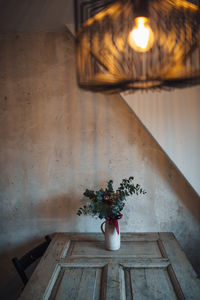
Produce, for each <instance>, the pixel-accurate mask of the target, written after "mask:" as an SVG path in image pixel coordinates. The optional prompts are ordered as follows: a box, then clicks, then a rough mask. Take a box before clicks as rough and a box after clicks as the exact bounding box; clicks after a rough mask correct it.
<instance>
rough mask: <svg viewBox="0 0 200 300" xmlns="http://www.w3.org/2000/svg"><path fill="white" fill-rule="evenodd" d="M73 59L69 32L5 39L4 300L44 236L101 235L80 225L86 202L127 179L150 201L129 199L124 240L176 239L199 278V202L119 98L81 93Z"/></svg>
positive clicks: (1, 87) (0, 117)
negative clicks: (19, 261) (23, 260)
mask: <svg viewBox="0 0 200 300" xmlns="http://www.w3.org/2000/svg"><path fill="white" fill-rule="evenodd" d="M74 53H75V49H74V40H73V37H72V36H71V35H70V34H69V33H66V32H60V33H20V34H2V35H1V40H0V70H1V76H0V144H1V148H0V170H1V176H0V191H1V194H0V197H1V198H0V205H1V207H0V220H1V224H0V226H1V228H0V253H1V269H2V271H1V277H2V278H1V280H0V282H1V286H2V290H3V293H4V294H3V296H2V297H1V299H12V288H13V290H14V287H13V283H14V282H15V281H14V280H13V279H16V278H17V277H16V275H15V274H16V272H15V270H14V268H13V267H12V264H11V262H10V259H11V257H12V256H14V255H22V254H23V253H24V251H26V250H27V249H29V247H31V246H32V245H33V244H34V243H36V242H38V241H41V238H42V237H43V236H44V235H45V234H51V233H53V232H57V231H83V232H84V231H85V232H90V231H100V224H101V222H100V221H99V220H95V219H92V218H91V217H78V216H76V211H77V209H78V207H79V206H80V200H81V198H82V193H83V192H84V190H85V188H91V189H93V188H94V189H96V188H99V187H101V186H102V187H104V186H105V184H106V181H107V180H109V179H113V180H114V184H115V187H117V186H118V184H119V182H120V180H121V179H122V178H124V177H128V176H130V175H134V176H135V177H136V181H137V182H139V183H140V184H142V186H143V187H144V188H145V189H146V190H147V195H143V196H141V197H132V198H129V200H128V201H127V205H126V208H125V209H124V217H123V219H122V220H120V226H121V231H122V232H123V231H130V232H135V231H136V232H143V231H173V232H174V233H175V235H176V237H177V239H178V241H179V242H180V244H181V246H182V247H183V249H184V251H185V252H186V254H187V255H188V257H189V259H190V261H191V262H192V264H193V265H194V267H195V268H196V270H197V271H198V269H199V268H200V261H199V257H198V249H199V244H200V237H199V231H200V201H199V197H198V196H197V195H196V194H195V192H194V191H193V190H192V188H191V186H190V185H188V183H187V182H186V180H185V179H184V178H183V177H182V175H181V174H180V173H179V171H178V170H177V169H176V168H175V167H174V165H173V164H172V163H171V161H170V160H169V159H168V157H167V156H166V155H165V153H164V152H163V151H162V150H161V148H160V147H159V145H158V144H157V143H156V142H155V140H154V139H153V138H152V137H151V135H150V134H149V133H148V132H147V130H146V129H145V128H144V127H143V126H142V124H141V123H140V122H139V121H138V119H137V118H136V117H135V115H134V114H133V113H132V112H131V111H130V109H129V108H128V106H127V105H126V104H125V103H124V101H123V100H122V99H121V98H120V97H119V95H113V96H106V95H101V94H94V93H89V92H84V91H82V90H80V89H79V88H78V87H77V84H76V74H75V56H74ZM8 291H9V292H10V294H9V297H8ZM5 295H6V296H5ZM13 299H14V298H13Z"/></svg>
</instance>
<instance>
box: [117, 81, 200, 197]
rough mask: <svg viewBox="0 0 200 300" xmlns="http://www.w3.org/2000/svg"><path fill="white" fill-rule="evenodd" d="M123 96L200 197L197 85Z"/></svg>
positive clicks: (199, 89) (199, 88)
mask: <svg viewBox="0 0 200 300" xmlns="http://www.w3.org/2000/svg"><path fill="white" fill-rule="evenodd" d="M123 97H124V100H125V101H126V102H127V104H128V105H129V106H130V108H131V109H132V110H133V111H134V112H135V114H136V115H137V116H138V118H139V119H140V120H141V122H142V123H143V124H144V125H145V127H146V128H147V129H148V130H149V132H150V133H151V134H152V136H153V137H154V138H155V139H156V141H157V142H158V143H159V144H160V146H161V147H162V149H163V150H164V151H165V152H166V153H167V155H168V156H169V157H170V159H171V160H172V161H173V162H174V164H175V165H176V166H177V167H178V168H179V170H180V171H181V173H182V174H183V175H184V176H185V178H186V179H187V180H188V182H189V183H190V184H191V185H192V187H193V188H194V189H195V191H196V192H197V193H198V195H200V180H199V179H200V159H199V153H200V134H199V128H200V86H197V87H193V88H191V87H190V88H187V89H180V90H178V89H176V90H173V91H162V92H159V91H156V92H148V93H142V92H138V93H137V94H132V95H131V94H130V95H125V94H123Z"/></svg>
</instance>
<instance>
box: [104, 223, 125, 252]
mask: <svg viewBox="0 0 200 300" xmlns="http://www.w3.org/2000/svg"><path fill="white" fill-rule="evenodd" d="M104 224H105V231H104V229H103V225H104ZM101 231H102V232H103V234H104V236H105V247H106V249H107V250H118V249H119V248H120V229H119V234H118V233H117V230H116V228H115V225H114V224H109V221H104V222H103V223H102V224H101Z"/></svg>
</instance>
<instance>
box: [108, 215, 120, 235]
mask: <svg viewBox="0 0 200 300" xmlns="http://www.w3.org/2000/svg"><path fill="white" fill-rule="evenodd" d="M122 217H123V215H118V216H116V217H115V218H114V219H112V218H110V217H106V220H107V221H109V225H114V226H115V228H116V230H117V233H118V234H119V224H118V220H119V219H121V218H122Z"/></svg>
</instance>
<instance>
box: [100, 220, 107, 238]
mask: <svg viewBox="0 0 200 300" xmlns="http://www.w3.org/2000/svg"><path fill="white" fill-rule="evenodd" d="M105 223H106V221H104V222H103V223H102V224H101V231H102V233H103V234H104V235H105V231H104V230H103V224H105Z"/></svg>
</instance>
